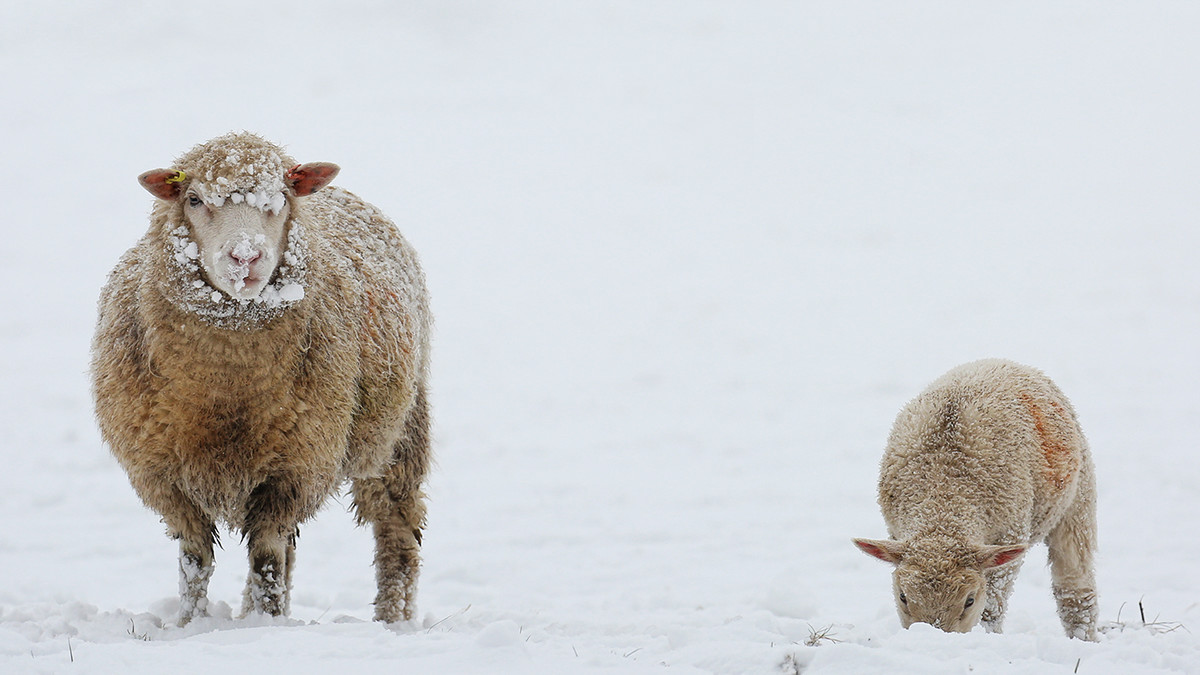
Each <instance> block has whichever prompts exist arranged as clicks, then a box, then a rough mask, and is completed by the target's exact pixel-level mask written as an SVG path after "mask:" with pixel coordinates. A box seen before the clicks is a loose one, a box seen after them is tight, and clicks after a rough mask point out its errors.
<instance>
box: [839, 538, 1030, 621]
mask: <svg viewBox="0 0 1200 675" xmlns="http://www.w3.org/2000/svg"><path fill="white" fill-rule="evenodd" d="M854 543H855V544H856V545H857V546H858V547H859V549H861V550H862V551H863V552H864V553H867V554H868V555H871V556H873V557H876V558H879V559H880V560H885V561H887V562H890V563H892V564H894V565H895V566H896V569H895V571H894V572H893V574H892V592H893V594H894V596H895V601H896V612H897V613H898V614H899V616H900V624H901V625H902V626H904V627H905V628H908V627H909V626H911V625H913V624H914V623H927V624H930V625H933V626H936V627H937V628H941V629H942V630H944V631H946V632H948V633H950V632H954V633H966V632H968V631H970V630H971V628H973V627H974V626H975V624H977V623H979V619H980V617H981V616H982V614H983V609H984V606H985V605H986V604H987V574H989V573H990V574H997V573H1001V572H1000V571H999V570H997V569H996V568H999V567H1001V566H1003V565H1009V564H1011V563H1013V562H1015V561H1017V560H1018V559H1020V557H1021V554H1023V553H1024V552H1025V549H1026V548H1027V547H1026V546H1024V545H1011V546H1010V545H1000V546H978V545H973V544H968V543H965V542H962V541H960V540H957V539H954V538H950V537H945V536H937V537H925V538H919V539H913V540H909V541H904V542H898V541H892V540H870V539H855V540H854ZM1011 569H1013V570H1014V571H1015V566H1013V567H1012V568H1011ZM989 570H991V572H989Z"/></svg>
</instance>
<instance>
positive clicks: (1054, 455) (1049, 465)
mask: <svg viewBox="0 0 1200 675" xmlns="http://www.w3.org/2000/svg"><path fill="white" fill-rule="evenodd" d="M1021 402H1022V403H1024V404H1025V407H1026V408H1027V409H1028V410H1029V414H1030V415H1031V416H1033V426H1034V429H1035V430H1036V431H1037V436H1038V440H1039V441H1041V446H1042V458H1043V459H1044V460H1045V462H1044V463H1043V464H1042V473H1043V476H1044V477H1045V479H1046V481H1047V482H1049V483H1050V485H1051V486H1053V487H1054V489H1055V490H1056V491H1062V490H1064V489H1066V487H1067V485H1068V484H1070V482H1071V479H1072V478H1074V476H1075V472H1076V470H1077V469H1078V468H1079V458H1078V457H1077V456H1076V455H1075V453H1074V452H1072V450H1071V447H1070V446H1069V445H1068V444H1067V441H1066V439H1065V438H1063V434H1062V433H1060V432H1059V430H1058V428H1056V427H1057V426H1058V425H1054V424H1052V423H1051V422H1050V421H1049V420H1047V419H1046V412H1045V411H1044V410H1043V409H1042V407H1041V406H1040V405H1039V404H1038V402H1037V401H1035V400H1034V399H1033V397H1032V396H1030V395H1029V394H1025V393H1022V394H1021ZM1048 403H1049V404H1050V407H1051V408H1053V409H1054V413H1053V414H1054V416H1055V418H1056V419H1057V420H1059V421H1061V420H1064V419H1066V418H1067V417H1068V416H1067V411H1066V410H1065V409H1064V408H1063V407H1062V406H1061V405H1059V404H1058V403H1057V402H1055V401H1048Z"/></svg>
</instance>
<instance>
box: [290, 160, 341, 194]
mask: <svg viewBox="0 0 1200 675" xmlns="http://www.w3.org/2000/svg"><path fill="white" fill-rule="evenodd" d="M341 170H342V168H341V167H340V166H338V165H337V164H334V163H332V162H309V163H308V164H297V165H296V166H293V167H292V168H290V169H288V172H287V175H286V176H285V178H287V184H288V187H290V188H292V193H293V194H295V195H296V196H297V197H304V196H306V195H311V194H312V193H314V192H316V191H317V190H320V189H321V188H323V187H325V186H326V185H329V182H330V181H332V180H333V178H334V176H336V175H338V172H339V171H341Z"/></svg>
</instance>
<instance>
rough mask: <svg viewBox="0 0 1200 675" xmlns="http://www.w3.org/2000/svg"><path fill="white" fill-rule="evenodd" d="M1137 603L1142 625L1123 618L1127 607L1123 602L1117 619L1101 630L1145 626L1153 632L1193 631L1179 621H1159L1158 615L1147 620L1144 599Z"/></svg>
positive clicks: (1121, 630) (1118, 630)
mask: <svg viewBox="0 0 1200 675" xmlns="http://www.w3.org/2000/svg"><path fill="white" fill-rule="evenodd" d="M1137 605H1138V617H1139V619H1140V625H1138V624H1133V625H1130V624H1129V623H1126V622H1124V621H1122V620H1121V612H1122V611H1124V609H1125V603H1121V606H1120V607H1119V608H1118V609H1117V620H1116V621H1114V622H1112V623H1111V624H1109V625H1107V626H1104V627H1102V628H1101V629H1100V630H1101V631H1103V632H1105V633H1107V632H1110V631H1114V630H1115V631H1117V632H1124V631H1125V629H1126V628H1144V629H1146V630H1148V631H1150V632H1151V633H1174V632H1175V631H1177V630H1181V629H1182V630H1184V631H1186V632H1188V633H1190V632H1191V631H1189V630H1188V629H1187V626H1184V625H1183V624H1182V623H1179V622H1178V621H1159V620H1158V616H1155V617H1154V619H1153V620H1152V621H1147V620H1146V608H1145V606H1143V605H1142V601H1141V600H1140V599H1139V600H1138V604H1137Z"/></svg>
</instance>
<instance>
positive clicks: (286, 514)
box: [242, 480, 300, 616]
mask: <svg viewBox="0 0 1200 675" xmlns="http://www.w3.org/2000/svg"><path fill="white" fill-rule="evenodd" d="M296 494H298V491H297V490H296V489H295V488H294V486H293V487H290V488H289V487H285V486H284V484H283V483H281V482H280V481H277V480H270V481H267V482H265V483H263V484H262V485H259V486H258V487H257V488H255V490H254V492H253V493H251V495H250V500H249V502H248V504H247V515H246V527H245V533H246V540H247V544H248V547H249V549H250V571H249V573H248V574H247V575H246V589H245V591H243V593H242V616H246V615H248V614H250V613H252V612H253V613H259V614H270V615H271V616H284V615H286V614H287V613H288V611H289V609H290V593H291V587H292V567H293V566H294V564H295V560H296V534H297V532H298V529H297V523H298V522H299V520H300V517H299V516H298V514H297V513H296V510H297V507H298V506H299V504H298V503H297V499H296V498H295V495H296Z"/></svg>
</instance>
